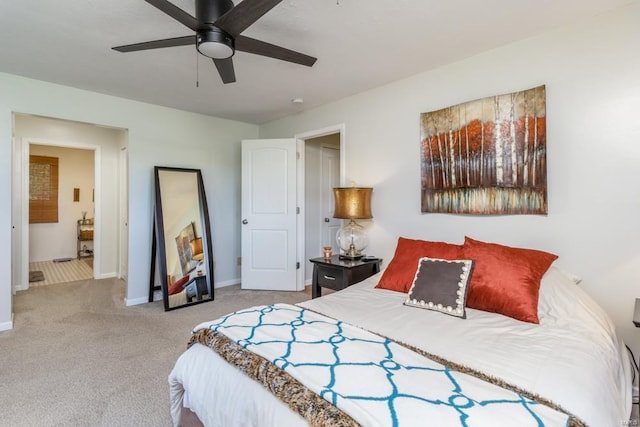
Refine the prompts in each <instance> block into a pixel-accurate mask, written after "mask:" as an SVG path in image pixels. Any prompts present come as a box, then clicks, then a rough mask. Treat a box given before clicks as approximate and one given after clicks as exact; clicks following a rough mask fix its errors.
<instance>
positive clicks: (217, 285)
mask: <svg viewBox="0 0 640 427" xmlns="http://www.w3.org/2000/svg"><path fill="white" fill-rule="evenodd" d="M239 284H240V279H231V280H225V281H223V282H216V283H214V284H213V288H214V289H216V288H226V287H227V286H233V285H239Z"/></svg>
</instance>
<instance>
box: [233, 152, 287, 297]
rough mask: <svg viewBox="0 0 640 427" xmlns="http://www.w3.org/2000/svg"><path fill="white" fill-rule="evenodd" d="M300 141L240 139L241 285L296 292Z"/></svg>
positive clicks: (249, 287) (244, 287)
mask: <svg viewBox="0 0 640 427" xmlns="http://www.w3.org/2000/svg"><path fill="white" fill-rule="evenodd" d="M296 163H297V155H296V141H295V140H294V139H267V140H245V141H242V184H241V186H242V196H241V205H242V206H241V230H242V231H241V245H242V248H241V253H242V260H241V261H242V267H241V276H242V277H241V287H242V289H262V290H283V291H295V290H297V284H296V278H297V271H296V270H297V268H298V264H297V259H296V253H297V249H296V242H297V235H296V230H297V228H296V220H297V218H296V216H297V213H296V207H297V204H296V170H297V166H296Z"/></svg>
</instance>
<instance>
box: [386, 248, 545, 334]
mask: <svg viewBox="0 0 640 427" xmlns="http://www.w3.org/2000/svg"><path fill="white" fill-rule="evenodd" d="M424 258H427V259H437V260H438V261H437V262H434V261H427V260H425V259H424ZM557 258H558V257H557V255H554V254H551V253H548V252H544V251H539V250H534V249H524V248H515V247H510V246H505V245H500V244H497V243H487V242H482V241H479V240H475V239H472V238H470V237H465V241H464V245H455V244H450V243H445V242H429V241H423V240H412V239H406V238H403V237H400V238H399V239H398V246H397V248H396V253H395V255H394V257H393V259H392V260H391V262H390V263H389V265H388V267H387V269H386V270H385V272H384V273H383V275H382V278H381V279H380V282H379V283H378V285H377V286H376V287H377V288H382V289H389V290H393V291H398V292H404V293H408V296H407V300H406V301H405V304H407V305H412V306H416V307H421V308H426V309H431V310H436V311H441V312H445V313H447V314H452V315H454V316H458V317H462V318H464V317H465V312H464V307H468V308H474V309H477V310H483V311H488V312H492V313H498V314H502V315H505V316H509V317H512V318H514V319H517V320H521V321H524V322H530V323H536V324H537V323H539V319H538V296H539V290H540V281H541V280H542V276H543V275H544V274H545V272H546V271H547V270H548V269H549V267H550V266H551V264H552V263H553V262H554V261H555V260H556V259H557ZM446 261H459V262H458V263H453V264H451V263H446ZM447 264H449V266H448V267H445V266H446V265H447ZM463 265H464V266H466V268H467V269H468V272H467V273H465V271H463V269H462V267H461V266H463ZM453 266H458V267H460V271H458V272H457V274H453V273H452V271H453V270H454V269H453ZM421 268H425V270H424V271H423V273H422V274H420V270H421ZM443 268H444V269H448V271H449V274H441V273H434V272H436V271H440V272H442V271H443ZM463 282H464V283H463ZM461 291H462V293H461ZM467 292H468V293H467ZM452 297H453V298H454V301H455V304H454V305H452V304H451V298H452ZM459 304H462V309H461V307H460V305H459ZM443 308H444V310H443Z"/></svg>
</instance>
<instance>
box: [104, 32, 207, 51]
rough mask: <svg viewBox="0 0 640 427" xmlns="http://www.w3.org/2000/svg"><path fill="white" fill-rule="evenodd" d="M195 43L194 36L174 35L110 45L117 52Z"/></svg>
mask: <svg viewBox="0 0 640 427" xmlns="http://www.w3.org/2000/svg"><path fill="white" fill-rule="evenodd" d="M195 43H196V36H195V35H193V36H184V37H174V38H171V39H163V40H153V41H150V42H142V43H134V44H128V45H124V46H116V47H112V49H113V50H117V51H118V52H135V51H137V50H149V49H159V48H162V47H175V46H187V45H190V44H195Z"/></svg>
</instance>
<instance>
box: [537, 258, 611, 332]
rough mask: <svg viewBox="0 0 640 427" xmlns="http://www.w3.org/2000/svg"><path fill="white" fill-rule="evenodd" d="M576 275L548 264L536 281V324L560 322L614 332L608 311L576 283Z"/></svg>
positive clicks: (579, 327) (572, 327)
mask: <svg viewBox="0 0 640 427" xmlns="http://www.w3.org/2000/svg"><path fill="white" fill-rule="evenodd" d="M580 280H581V279H580V278H579V277H578V276H576V275H574V274H571V273H567V272H565V271H563V270H561V269H560V268H558V267H555V266H551V268H549V270H547V272H546V273H545V275H544V276H543V277H542V281H541V282H540V294H539V297H538V319H539V320H540V325H548V326H562V327H563V328H565V329H572V330H576V331H585V330H587V331H590V332H591V333H598V331H599V332H600V333H601V334H603V335H605V336H608V337H611V336H615V326H614V324H613V321H612V320H611V318H610V317H609V315H608V314H607V313H606V312H605V311H604V309H603V308H602V307H600V306H599V305H598V304H597V303H596V302H595V301H594V300H593V299H592V298H591V297H590V296H589V295H588V294H587V293H586V292H585V291H584V290H582V289H581V288H580V287H578V286H576V284H577V283H579V282H580Z"/></svg>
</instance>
